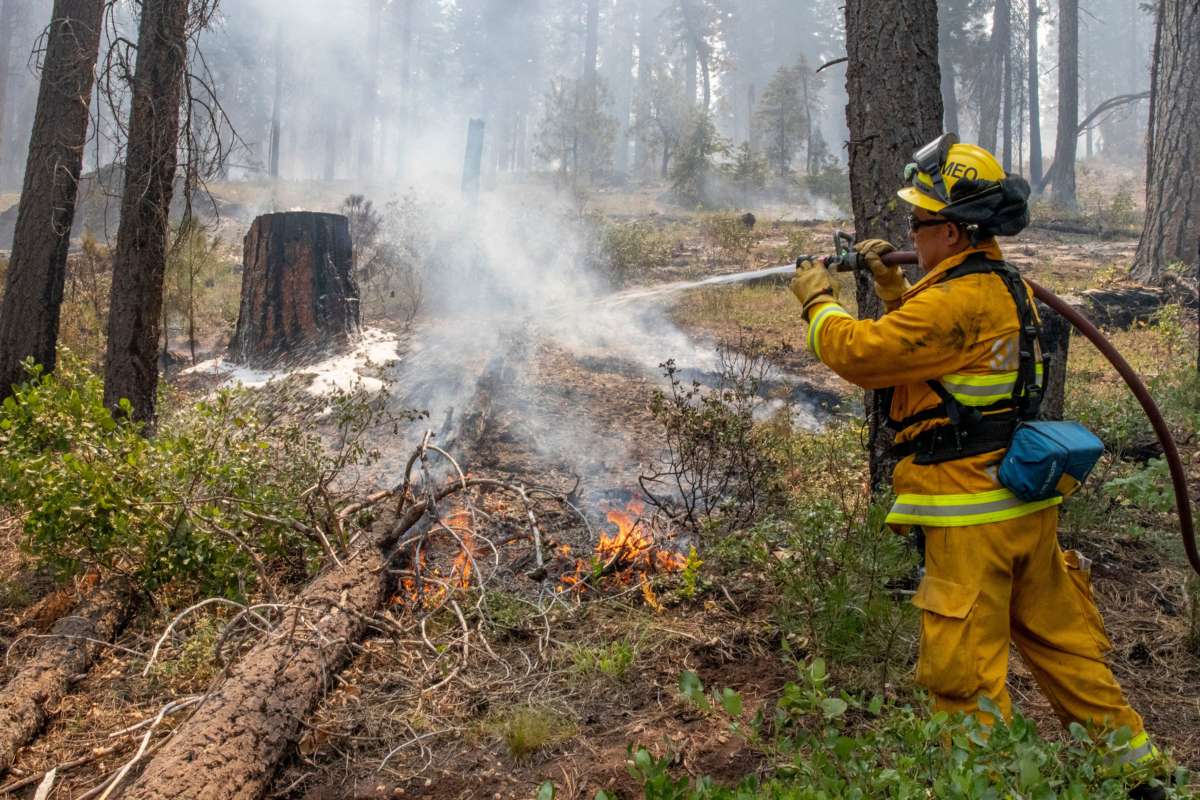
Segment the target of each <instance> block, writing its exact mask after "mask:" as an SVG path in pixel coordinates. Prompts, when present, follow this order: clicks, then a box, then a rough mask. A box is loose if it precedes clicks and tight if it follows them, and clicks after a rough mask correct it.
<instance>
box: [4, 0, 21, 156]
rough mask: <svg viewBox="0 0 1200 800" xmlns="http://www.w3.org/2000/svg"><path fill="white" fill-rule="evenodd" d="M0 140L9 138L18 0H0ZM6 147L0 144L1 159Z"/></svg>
mask: <svg viewBox="0 0 1200 800" xmlns="http://www.w3.org/2000/svg"><path fill="white" fill-rule="evenodd" d="M0 3H3V5H0V142H6V141H7V140H8V136H9V134H8V128H7V127H6V125H5V123H6V122H7V121H8V120H7V119H6V117H5V113H4V112H5V109H6V108H7V107H8V73H9V69H10V67H11V66H12V38H13V28H15V27H17V18H18V14H17V10H18V9H17V0H0ZM3 158H4V148H3V146H0V159H3Z"/></svg>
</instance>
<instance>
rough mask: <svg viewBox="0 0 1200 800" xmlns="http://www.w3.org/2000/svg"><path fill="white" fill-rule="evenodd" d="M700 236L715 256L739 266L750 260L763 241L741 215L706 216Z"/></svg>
mask: <svg viewBox="0 0 1200 800" xmlns="http://www.w3.org/2000/svg"><path fill="white" fill-rule="evenodd" d="M700 235H701V236H703V237H704V241H705V243H707V244H708V246H709V247H710V248H711V249H712V251H713V253H714V255H715V256H717V257H718V258H723V259H726V260H729V261H733V262H736V263H738V264H743V263H745V262H747V261H749V260H750V256H751V254H752V253H753V251H754V247H755V245H757V244H758V242H759V240H760V239H762V234H760V233H759V232H758V231H756V230H755V229H754V228H752V227H749V226H747V225H746V223H744V222H743V221H742V215H741V214H709V215H707V216H705V217H704V218H702V219H701V220H700ZM714 260H716V259H714Z"/></svg>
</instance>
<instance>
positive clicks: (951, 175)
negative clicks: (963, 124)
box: [897, 133, 1008, 214]
mask: <svg viewBox="0 0 1200 800" xmlns="http://www.w3.org/2000/svg"><path fill="white" fill-rule="evenodd" d="M1006 177H1008V176H1007V175H1006V174H1005V172H1004V168H1003V167H1001V166H1000V162H999V161H997V160H996V157H995V156H993V155H992V154H991V153H989V152H988V151H987V150H984V149H983V148H982V147H980V146H979V145H975V144H959V141H958V137H957V136H956V135H955V134H953V133H946V134H943V135H942V136H939V137H938V138H937V139H934V140H933V141H932V142H930V143H929V144H927V145H925V146H924V147H922V148H921V149H920V150H918V151H917V152H916V153H914V154H913V160H912V163H910V164H909V165H908V166H907V167H905V168H904V180H905V181H907V182H908V183H909V184H911V185H909V186H905V187H904V188H903V189H901V190H900V191H899V192H897V194H898V195H900V199H901V200H903V201H904V202H906V203H908V204H910V205H914V206H917V207H919V208H923V209H925V210H926V211H931V212H933V213H935V214H936V213H938V212H940V211H941V210H942V209H944V208H945V207H946V206H948V205H950V196H951V193H952V191H953V189H954V184H956V183H958V182H959V181H960V180H962V179H964V178H969V179H971V180H976V181H986V182H999V181H1002V180H1004V179H1005V178H1006Z"/></svg>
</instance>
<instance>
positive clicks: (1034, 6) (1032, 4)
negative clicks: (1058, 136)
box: [1029, 0, 1042, 186]
mask: <svg viewBox="0 0 1200 800" xmlns="http://www.w3.org/2000/svg"><path fill="white" fill-rule="evenodd" d="M1038 2H1039V0H1029V182H1030V183H1031V184H1032V185H1034V186H1041V184H1042V107H1041V103H1042V101H1041V93H1040V92H1039V88H1040V86H1039V83H1040V81H1041V73H1040V72H1039V71H1038V19H1039V18H1040V17H1041V13H1042V12H1041V9H1039V8H1038Z"/></svg>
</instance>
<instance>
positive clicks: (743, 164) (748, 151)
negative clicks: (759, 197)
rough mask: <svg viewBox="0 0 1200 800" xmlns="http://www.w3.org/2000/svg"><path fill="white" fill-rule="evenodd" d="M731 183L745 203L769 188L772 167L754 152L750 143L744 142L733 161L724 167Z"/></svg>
mask: <svg viewBox="0 0 1200 800" xmlns="http://www.w3.org/2000/svg"><path fill="white" fill-rule="evenodd" d="M724 169H725V174H726V175H727V176H728V178H729V181H730V183H732V184H733V186H734V188H735V189H737V190H738V192H739V194H740V195H741V199H742V200H743V202H744V201H745V200H746V199H747V198H749V197H751V196H752V195H753V194H754V193H755V192H760V191H762V190H763V189H765V188H766V186H767V177H768V175H767V173H768V172H769V171H770V165H769V164H767V160H766V159H765V158H763V157H762V156H760V155H758V154H757V153H755V152H754V150H753V149H752V148H751V147H750V143H749V142H742V143H741V144H740V145H739V146H738V148H737V150H735V151H734V153H733V160H732V161H730V162H729V163H728V164H726V165H725V166H724Z"/></svg>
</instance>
